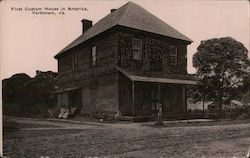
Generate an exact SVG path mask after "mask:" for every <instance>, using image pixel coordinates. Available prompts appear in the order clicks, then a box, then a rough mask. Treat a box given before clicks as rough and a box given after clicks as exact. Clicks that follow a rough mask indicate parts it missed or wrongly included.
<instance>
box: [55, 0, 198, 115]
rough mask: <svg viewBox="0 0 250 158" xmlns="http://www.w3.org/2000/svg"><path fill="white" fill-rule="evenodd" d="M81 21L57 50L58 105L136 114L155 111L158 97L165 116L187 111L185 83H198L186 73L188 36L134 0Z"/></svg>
mask: <svg viewBox="0 0 250 158" xmlns="http://www.w3.org/2000/svg"><path fill="white" fill-rule="evenodd" d="M82 26H83V27H82V28H83V33H82V35H80V36H79V37H78V38H77V39H75V40H74V41H73V42H72V43H70V44H69V45H68V46H67V47H65V48H64V49H63V50H62V51H60V52H59V53H58V54H57V55H56V56H55V59H57V60H58V72H59V73H58V89H57V91H56V94H57V98H58V105H59V106H62V105H71V106H77V107H78V109H80V111H81V113H82V114H84V113H90V114H91V113H106V114H115V113H117V112H120V113H121V115H122V116H123V117H124V118H125V117H126V118H131V119H134V120H135V119H136V118H150V117H153V116H154V115H155V113H156V112H157V106H156V105H157V102H158V103H161V104H162V105H163V117H165V118H176V117H177V118H180V117H183V116H185V112H186V109H187V106H186V88H185V85H189V84H196V81H195V80H194V78H193V76H191V75H188V74H187V58H186V56H187V45H188V44H190V43H191V42H192V41H191V40H190V39H189V38H188V37H186V36H185V35H183V34H181V33H180V32H178V31H177V30H175V29H174V28H172V27H171V26H169V25H168V24H166V23H165V22H163V21H161V20H160V19H158V18H157V17H155V16H154V15H152V14H151V13H149V12H148V11H146V10H145V9H143V8H142V7H140V6H138V5H137V4H135V3H133V2H128V3H127V4H125V5H123V6H122V7H120V8H119V9H112V10H111V13H110V14H109V15H107V16H106V17H104V18H103V19H101V20H100V21H99V22H97V23H96V24H95V25H93V26H92V21H89V20H86V19H83V20H82Z"/></svg>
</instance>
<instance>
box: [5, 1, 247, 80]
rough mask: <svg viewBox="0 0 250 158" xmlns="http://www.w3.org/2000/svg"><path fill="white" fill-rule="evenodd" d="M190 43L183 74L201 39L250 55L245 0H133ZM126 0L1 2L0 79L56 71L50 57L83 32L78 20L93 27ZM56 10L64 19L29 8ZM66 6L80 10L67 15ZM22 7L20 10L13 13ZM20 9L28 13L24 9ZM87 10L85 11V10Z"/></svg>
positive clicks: (52, 59)
mask: <svg viewBox="0 0 250 158" xmlns="http://www.w3.org/2000/svg"><path fill="white" fill-rule="evenodd" d="M132 1H133V2H135V3H136V4H138V5H140V6H142V7H143V8H145V9H146V10H148V11H149V12H151V13H152V14H153V15H155V16H156V17H158V18H160V19H161V20H163V21H164V22H166V23H167V24H169V25H171V26H172V27H174V28H175V29H177V30H178V31H180V32H181V33H183V34H185V35H186V36H187V37H189V38H190V39H192V40H193V43H192V44H190V45H189V46H188V55H187V57H188V65H187V68H188V73H194V72H195V69H194V68H193V67H192V55H193V54H194V53H195V52H196V49H197V47H198V46H199V44H200V41H201V40H206V39H211V38H220V37H228V36H230V37H233V38H234V39H236V40H237V41H239V42H241V43H243V44H244V46H245V47H246V48H247V49H248V50H249V47H250V44H249V41H250V39H249V38H250V37H249V35H250V32H249V31H250V20H249V18H250V17H249V1H247V0H246V1H244V0H242V1H240V0H239V1H229V0H228V1H227V0H223V1H219V0H212V1H206V0H205V1H198V0H197V1H193V0H186V1H184V0H177V1H167V0H164V1H163V0H132ZM127 2H128V1H127V0H116V1H115V0H98V1H93V0H92V1H90V0H82V1H77V0H76V1H45V0H43V1H27V0H26V1H24V0H21V1H7V0H3V1H0V41H1V42H0V61H1V62H0V63H1V65H0V66H1V67H0V68H1V69H0V72H1V73H0V74H1V79H4V78H8V77H11V76H12V75H13V74H15V73H26V74H28V75H29V76H31V77H34V76H35V73H36V70H41V71H48V70H52V71H55V72H57V61H56V60H55V59H54V56H55V55H56V54H57V53H58V52H59V51H60V50H62V49H63V48H64V47H66V46H67V45H68V44H69V43H70V42H72V41H73V40H74V39H75V38H77V37H78V36H79V35H81V33H82V24H81V20H82V19H88V20H92V21H93V24H95V23H96V22H97V21H99V20H100V19H102V18H103V17H105V16H106V15H108V14H109V13H110V9H113V8H119V7H120V6H122V5H124V4H125V3H127ZM45 7H49V8H61V7H65V8H66V11H65V14H63V15H62V14H58V13H59V12H57V11H56V15H34V14H33V13H32V11H31V9H32V8H42V9H43V10H44V8H45ZM68 7H71V8H73V7H77V8H79V7H81V8H83V9H82V10H78V11H68V10H67V9H68ZM18 8H22V10H21V11H20V10H18ZM25 8H26V9H27V10H25ZM84 8H86V9H84Z"/></svg>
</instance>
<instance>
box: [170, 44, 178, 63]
mask: <svg viewBox="0 0 250 158" xmlns="http://www.w3.org/2000/svg"><path fill="white" fill-rule="evenodd" d="M173 53H174V54H173ZM169 57H170V59H169V63H170V65H174V66H175V65H177V63H178V60H177V58H178V47H176V46H170V52H169ZM171 58H174V62H173V61H172V59H171Z"/></svg>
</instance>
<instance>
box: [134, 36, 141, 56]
mask: <svg viewBox="0 0 250 158" xmlns="http://www.w3.org/2000/svg"><path fill="white" fill-rule="evenodd" d="M132 52H133V59H135V60H142V40H141V39H139V38H133V39H132Z"/></svg>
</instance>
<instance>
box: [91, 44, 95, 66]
mask: <svg viewBox="0 0 250 158" xmlns="http://www.w3.org/2000/svg"><path fill="white" fill-rule="evenodd" d="M91 57H92V65H93V66H94V65H96V46H92V48H91Z"/></svg>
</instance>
